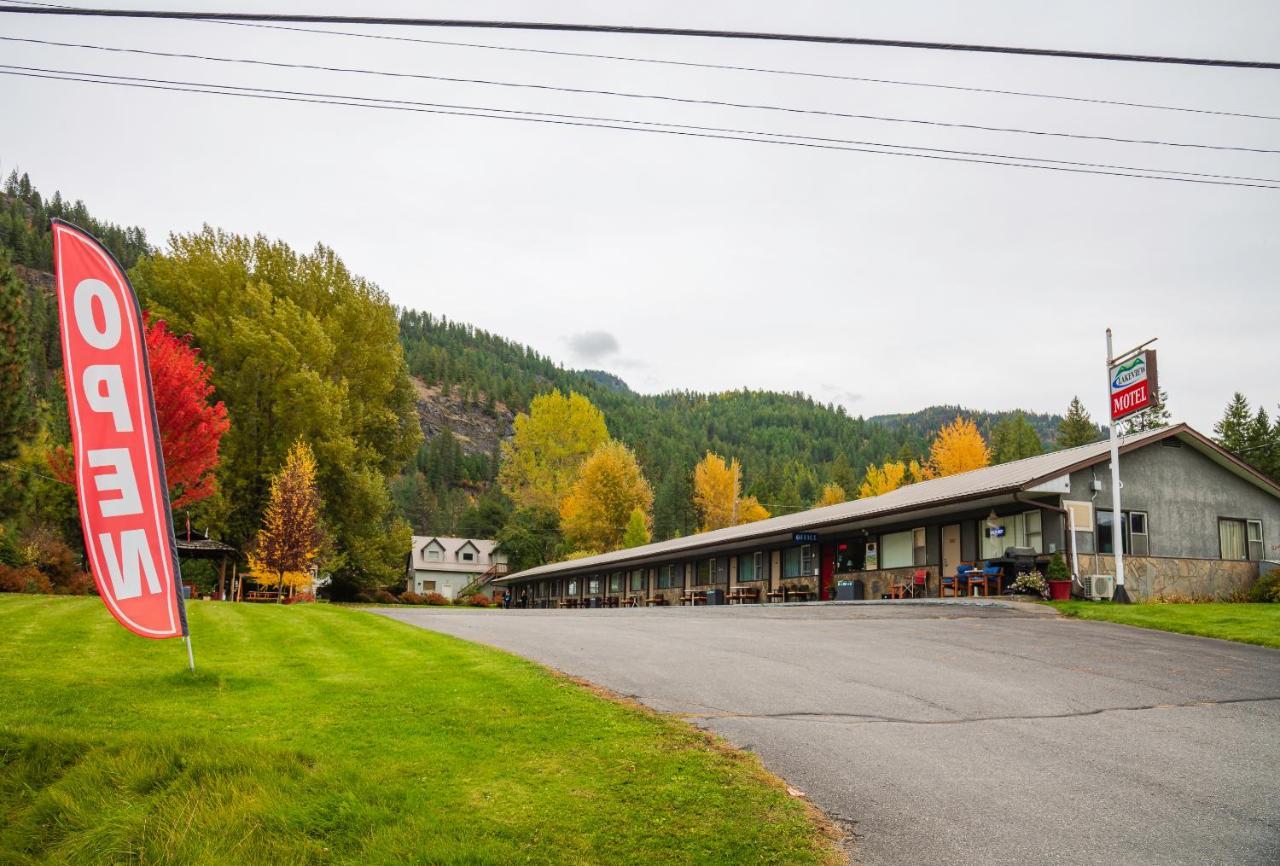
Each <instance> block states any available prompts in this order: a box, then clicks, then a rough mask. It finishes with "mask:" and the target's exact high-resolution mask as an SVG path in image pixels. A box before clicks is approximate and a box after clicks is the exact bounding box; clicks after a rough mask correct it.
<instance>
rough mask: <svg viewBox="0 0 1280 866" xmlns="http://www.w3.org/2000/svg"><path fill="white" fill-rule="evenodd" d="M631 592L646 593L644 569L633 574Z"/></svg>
mask: <svg viewBox="0 0 1280 866" xmlns="http://www.w3.org/2000/svg"><path fill="white" fill-rule="evenodd" d="M631 591H632V592H643V591H644V569H640V568H637V569H636V570H635V571H633V572H631Z"/></svg>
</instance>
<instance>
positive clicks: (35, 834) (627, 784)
mask: <svg viewBox="0 0 1280 866" xmlns="http://www.w3.org/2000/svg"><path fill="white" fill-rule="evenodd" d="M190 618H191V630H192V634H193V640H194V643H195V651H196V664H197V667H198V672H197V674H196V675H195V676H192V675H191V674H190V673H188V672H187V670H186V653H185V651H184V649H183V647H182V644H181V643H180V642H178V641H163V642H157V641H149V640H145V639H143V638H139V637H136V636H134V635H132V634H129V633H128V632H126V631H125V630H124V629H122V628H121V627H120V626H118V625H117V624H116V623H115V622H114V620H112V619H111V618H110V616H109V615H108V613H107V611H106V610H105V608H104V607H103V606H102V604H101V602H100V601H98V599H96V598H54V597H46V596H12V595H10V596H0V863H4V864H28V863H40V864H55V863H56V864H64V863H66V864H79V863H84V864H101V863H147V864H197V863H199V864H205V863H207V864H233V863H235V864H238V863H268V864H310V863H317V864H325V863H335V864H336V863H352V864H355V863H358V864H390V863H421V864H464V863H465V864H483V863H495V864H496V863H501V864H508V863H645V864H649V863H733V864H737V863H787V864H791V863H830V862H835V861H837V860H838V859H839V855H838V853H837V852H836V848H835V846H834V845H833V843H832V842H830V840H829V839H828V838H827V837H826V836H825V835H823V834H822V833H821V832H820V831H819V829H818V827H817V825H816V823H815V820H814V818H812V817H811V816H810V814H809V813H808V811H807V809H806V807H805V805H804V804H803V802H801V801H798V800H795V799H793V798H791V797H789V796H788V795H787V793H786V790H785V788H784V787H783V786H781V785H780V783H778V782H777V781H776V780H775V779H773V778H772V777H769V776H768V775H767V774H765V773H764V772H763V770H762V769H761V768H760V766H759V763H758V762H757V761H756V759H755V758H754V757H752V756H750V755H746V754H743V753H739V752H735V751H732V750H729V749H726V748H722V747H718V746H717V745H716V744H715V743H714V742H713V741H711V740H710V739H709V738H708V737H706V736H705V735H703V734H701V733H699V732H697V731H695V730H694V729H692V728H690V727H688V726H687V725H685V724H684V723H682V722H678V721H675V720H672V719H668V718H665V717H661V716H658V715H655V714H652V713H648V712H646V711H643V710H640V709H636V708H632V707H627V706H623V705H621V704H618V703H614V702H612V701H607V700H604V699H602V698H600V697H597V696H596V695H594V694H592V693H591V692H589V691H588V690H587V689H585V688H583V687H581V686H578V685H576V684H574V683H572V682H570V681H568V680H566V679H564V678H562V677H559V676H556V675H554V674H552V673H550V672H548V671H547V670H545V669H543V668H541V667H539V666H537V665H534V664H532V663H530V662H526V661H524V660H521V659H519V658H516V657H513V656H510V655H507V654H505V653H502V652H499V651H497V650H492V649H488V648H485V647H480V646H476V645H474V644H470V643H467V642H464V641H460V640H456V639H454V638H450V637H446V636H442V635H437V634H433V633H431V632H427V631H423V630H421V629H417V628H413V627H410V626H406V625H403V624H400V623H396V622H392V621H390V620H387V619H383V618H382V617H378V616H375V615H373V614H369V613H365V612H362V611H355V610H346V609H341V608H337V607H332V606H325V605H307V606H297V607H276V606H272V605H248V604H238V605H232V604H215V603H210V602H195V603H192V604H191V605H190ZM620 651H621V650H620Z"/></svg>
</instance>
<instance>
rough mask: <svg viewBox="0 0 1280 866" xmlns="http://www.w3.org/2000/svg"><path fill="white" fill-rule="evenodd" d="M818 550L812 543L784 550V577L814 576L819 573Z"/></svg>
mask: <svg viewBox="0 0 1280 866" xmlns="http://www.w3.org/2000/svg"><path fill="white" fill-rule="evenodd" d="M817 559H818V558H817V550H816V548H815V546H814V545H812V544H802V545H800V546H799V547H788V548H787V549H786V550H784V551H782V576H783V577H812V576H813V575H814V574H816V573H817Z"/></svg>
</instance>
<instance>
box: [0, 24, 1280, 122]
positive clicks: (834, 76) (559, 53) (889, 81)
mask: <svg viewBox="0 0 1280 866" xmlns="http://www.w3.org/2000/svg"><path fill="white" fill-rule="evenodd" d="M8 2H10V3H21V4H22V5H24V6H45V7H52V8H63V9H65V8H69V7H67V6H65V5H63V4H58V3H37V2H34V0H8ZM195 23H197V24H225V25H227V26H231V27H253V28H257V29H261V30H284V31H289V32H293V33H311V34H316V35H320V36H345V37H353V38H356V39H374V40H383V41H388V42H410V43H415V44H418V45H443V46H448V47H452V48H477V49H481V50H486V51H507V52H514V53H518V54H542V55H547V56H553V57H577V58H584V59H589V60H614V61H621V62H626V63H649V64H655V65H659V66H677V67H685V68H689V69H716V70H721V71H728V72H752V73H760V74H767V75H788V76H794V77H798V78H816V79H823V80H828V81H857V82H861V83H864V84H884V85H892V86H898V87H923V88H932V89H937V90H950V91H958V92H963V93H985V94H990V95H996V96H1016V97H1024V98H1028V99H1052V100H1059V101H1062V102H1077V103H1084V104H1090V105H1114V106H1118V107H1121V108H1141V109H1149V110H1152V111H1178V112H1184V113H1188V114H1207V115H1215V116H1219V117H1242V118H1247V119H1250V120H1280V115H1275V114H1251V113H1249V112H1243V111H1223V110H1219V109H1211V108H1193V107H1191V106H1184V105H1161V104H1157V103H1151V102H1125V101H1123V100H1118V99H1102V98H1101V97H1089V96H1067V95H1065V94H1060V93H1037V92H1035V91H1029V90H1004V89H1000V88H995V87H968V86H964V85H960V84H940V83H937V82H930V81H904V80H901V79H895V78H871V77H868V76H864V75H841V74H838V73H829V72H810V71H803V70H796V69H777V68H774V67H768V66H736V65H733V64H728V63H700V62H697V61H692V60H667V59H662V58H657V57H635V56H632V55H625V54H596V53H592V52H589V51H563V50H555V49H550V48H528V47H521V46H515V45H494V44H492V43H485V42H455V41H451V40H448V39H422V38H415V37H412V36H391V35H388V34H386V33H360V32H357V31H354V30H321V29H316V28H314V27H290V26H288V25H287V24H253V23H250V22H247V21H209V20H198V21H196V22H195ZM33 41H34V40H33Z"/></svg>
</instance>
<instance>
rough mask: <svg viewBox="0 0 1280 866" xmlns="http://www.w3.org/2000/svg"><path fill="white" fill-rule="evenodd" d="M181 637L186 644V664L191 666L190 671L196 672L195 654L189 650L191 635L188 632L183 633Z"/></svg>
mask: <svg viewBox="0 0 1280 866" xmlns="http://www.w3.org/2000/svg"><path fill="white" fill-rule="evenodd" d="M182 639H183V641H185V642H186V644H187V664H189V665H190V666H191V672H192V673H195V672H196V656H195V653H193V652H192V651H191V635H189V634H186V635H183V636H182Z"/></svg>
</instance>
